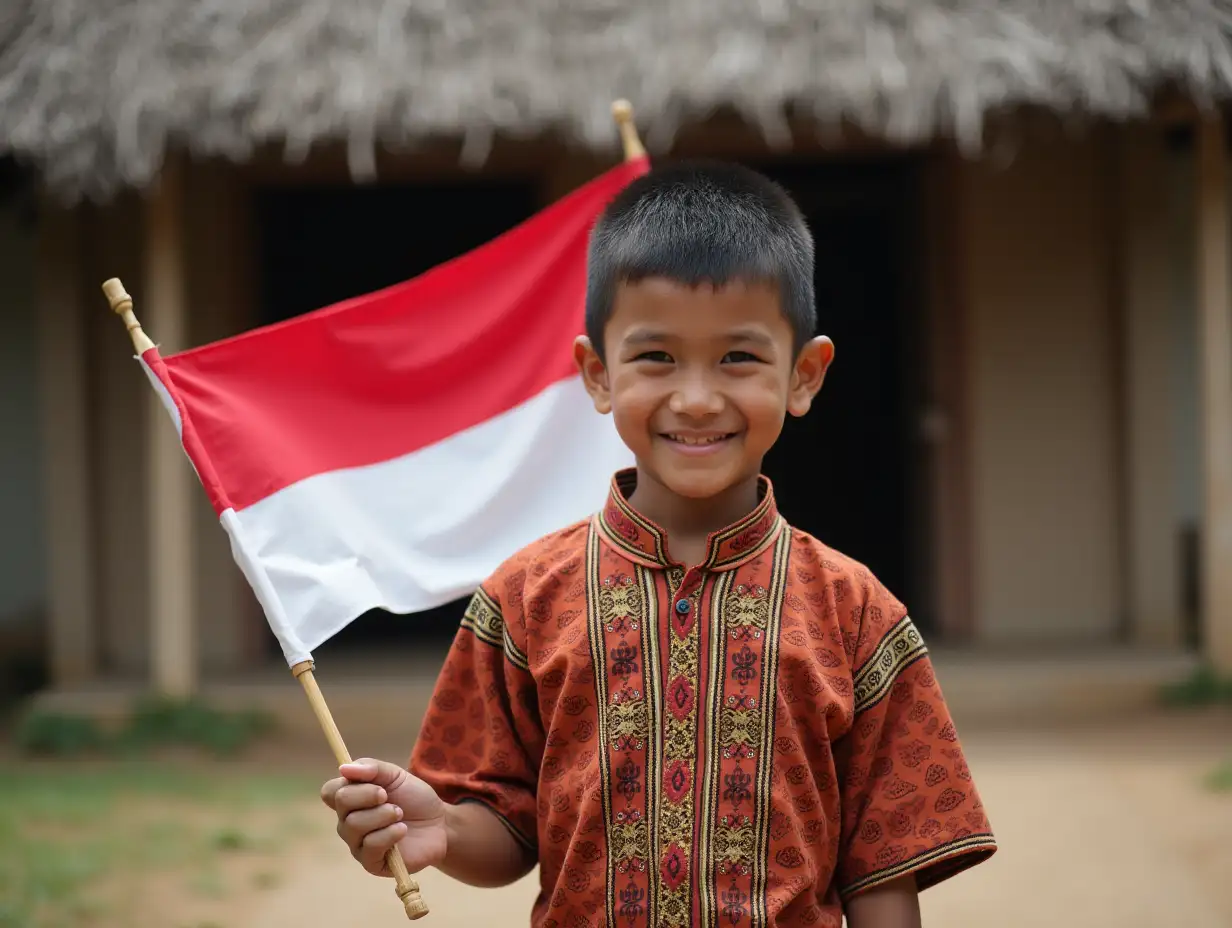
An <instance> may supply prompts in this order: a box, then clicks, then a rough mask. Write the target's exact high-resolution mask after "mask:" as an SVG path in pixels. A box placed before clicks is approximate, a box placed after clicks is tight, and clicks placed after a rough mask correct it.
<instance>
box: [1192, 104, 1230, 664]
mask: <svg viewBox="0 0 1232 928" xmlns="http://www.w3.org/2000/svg"><path fill="white" fill-rule="evenodd" d="M1197 152H1198V164H1197V169H1198V170H1197V173H1198V183H1197V195H1198V203H1197V219H1198V346H1199V352H1200V357H1201V373H1200V376H1201V397H1202V418H1201V422H1202V438H1203V441H1202V484H1203V491H1204V493H1203V497H1204V498H1203V516H1204V517H1203V520H1202V633H1203V641H1204V645H1205V648H1204V650H1205V656H1206V658H1207V660H1208V661H1209V662H1210V663H1211V665H1212V666H1213V667H1214V668H1215V669H1216V670H1217V671H1219V672H1221V673H1223V674H1232V275H1230V273H1229V261H1230V260H1232V242H1230V240H1229V227H1228V221H1229V217H1228V206H1229V204H1228V152H1227V146H1226V144H1225V141H1224V127H1223V122H1222V120H1221V119H1219V118H1218V117H1216V116H1207V117H1205V118H1204V119H1203V120H1202V121H1201V122H1200V123H1199V127H1198V143H1197Z"/></svg>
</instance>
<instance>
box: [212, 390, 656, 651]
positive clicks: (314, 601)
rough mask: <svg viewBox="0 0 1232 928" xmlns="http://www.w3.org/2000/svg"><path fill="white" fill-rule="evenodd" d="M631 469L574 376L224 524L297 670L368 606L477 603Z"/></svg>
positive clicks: (227, 515)
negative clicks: (474, 597)
mask: <svg viewBox="0 0 1232 928" xmlns="http://www.w3.org/2000/svg"><path fill="white" fill-rule="evenodd" d="M390 427H391V428H396V427H397V426H396V423H391V424H390ZM630 464H632V456H631V454H630V452H629V450H628V448H627V447H626V446H625V445H624V443H623V442H622V441H621V440H620V437H619V436H618V434H617V433H616V429H615V427H614V426H613V424H612V420H611V418H610V417H607V416H600V415H598V414H597V413H596V412H595V411H594V407H593V406H592V405H591V401H590V398H589V397H588V396H587V395H586V392H585V390H584V389H583V387H582V384H581V381H580V379H578V378H576V377H575V378H570V379H569V380H565V381H561V382H559V383H557V384H555V385H553V386H551V387H548V388H547V389H546V390H544V391H542V392H541V393H539V394H538V395H537V396H535V397H534V398H532V399H531V400H529V401H528V402H526V403H523V404H522V405H520V406H518V407H516V408H514V409H512V410H510V411H509V412H507V413H504V414H503V415H500V416H498V417H496V418H493V419H490V420H488V421H487V422H484V423H481V424H480V425H477V426H475V427H473V428H470V429H467V430H465V431H463V432H459V433H457V434H455V435H452V436H450V437H449V438H447V439H445V440H444V441H441V442H438V443H436V444H434V445H431V446H429V447H427V448H424V449H421V450H419V451H416V452H414V453H412V454H408V455H405V456H403V457H400V458H396V459H394V460H391V461H386V462H383V463H380V464H373V465H368V466H364V467H357V468H350V469H347V470H340V471H333V472H330V473H325V474H318V475H316V476H314V477H310V478H308V479H305V480H302V481H300V482H298V483H296V484H293V485H291V486H289V487H286V488H285V489H282V490H279V491H278V492H276V493H274V494H272V495H270V496H268V497H266V498H265V499H262V500H261V501H260V502H257V503H255V504H253V505H251V506H249V507H247V508H246V509H243V510H242V511H239V512H234V511H231V510H228V511H227V512H224V513H223V515H222V519H221V521H222V525H223V528H224V529H226V531H227V532H228V534H229V535H230V537H231V543H232V553H233V555H234V557H235V559H236V561H237V562H238V563H239V564H240V566H241V569H242V570H243V571H244V574H245V576H246V577H247V579H248V582H249V583H250V584H251V585H252V587H253V589H254V590H255V591H256V593H257V597H258V599H259V601H260V602H261V605H262V607H263V608H264V609H265V613H266V617H267V619H268V621H269V623H270V627H271V628H272V629H273V631H274V634H275V635H276V636H277V637H278V639H279V642H280V644H281V646H282V650H283V654H284V656H285V657H286V659H287V662H288V664H291V665H294V664H296V663H298V662H300V661H305V660H309V659H311V651H312V649H314V648H316V647H317V646H318V645H320V644H321V643H322V642H324V641H326V640H328V639H329V638H330V637H332V636H333V635H335V634H336V633H337V632H339V631H341V630H342V628H343V627H344V626H345V625H347V623H349V622H350V621H351V620H353V619H354V618H355V617H357V616H358V615H360V614H362V613H363V612H366V611H367V610H369V609H374V608H383V609H388V610H389V611H391V612H395V613H404V612H417V611H421V610H424V609H430V608H432V607H434V606H439V605H442V604H443V603H446V602H449V601H450V600H453V599H457V598H460V597H462V596H465V595H468V594H469V593H471V592H473V591H474V589H475V588H476V587H477V586H478V585H479V584H480V583H481V582H482V581H483V580H484V579H485V578H486V577H487V576H488V575H489V574H490V573H491V572H492V571H493V570H494V569H495V568H496V567H498V566H499V565H500V563H501V562H502V561H504V560H505V559H506V558H508V557H509V556H511V555H512V554H514V553H515V552H516V551H517V550H518V549H519V548H521V547H522V546H524V545H526V544H528V543H529V542H531V541H534V540H535V539H536V538H539V537H541V536H543V535H546V534H548V533H550V532H552V531H554V530H556V529H559V528H563V527H565V526H566V525H569V524H571V523H573V522H576V521H578V520H581V519H584V518H586V517H587V516H588V515H590V514H591V513H592V512H594V511H595V510H596V509H598V508H599V507H600V506H602V504H603V501H604V499H605V498H606V495H607V492H608V487H609V483H610V481H611V477H612V473H613V472H614V471H616V470H618V469H620V468H623V467H627V466H629V465H630ZM400 621H414V619H413V618H409V619H405V620H400Z"/></svg>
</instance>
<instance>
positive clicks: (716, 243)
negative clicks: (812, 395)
mask: <svg viewBox="0 0 1232 928" xmlns="http://www.w3.org/2000/svg"><path fill="white" fill-rule="evenodd" d="M587 275H588V276H587V286H586V334H587V336H588V337H589V338H590V341H591V344H593V345H594V348H595V351H596V352H597V353H598V354H599V356H600V357H603V348H604V346H603V329H604V327H605V326H606V325H607V322H608V320H609V319H610V318H611V316H612V304H613V302H614V301H615V298H616V290H617V287H619V286H620V284H622V283H626V282H633V281H637V280H642V279H645V278H648V277H664V278H667V279H669V280H674V281H676V282H678V283H681V284H685V285H687V286H697V285H698V284H702V283H709V284H711V285H713V286H716V287H721V286H724V285H725V284H727V283H729V282H731V281H736V280H741V281H748V282H752V281H760V282H765V283H770V284H775V285H777V286H778V289H779V294H780V298H781V300H782V307H783V314H784V315H785V316H786V317H787V320H788V322H790V323H791V327H792V332H793V334H794V341H795V346H794V350H796V351H799V350H800V348H802V347H803V346H804V344H805V342H807V341H808V340H809V339H810V338H812V337H813V333H814V329H815V328H816V325H817V310H816V307H815V306H814V295H813V236H812V233H810V232H809V228H808V225H807V223H806V222H805V221H804V216H803V215H802V214H801V212H800V209H799V207H798V206H797V205H796V203H795V201H794V200H792V198H791V196H790V195H789V194H788V193H787V191H785V190H784V189H783V188H782V187H780V186H779V185H778V184H776V183H774V182H773V181H771V180H770V179H769V178H767V177H765V176H764V175H762V174H759V173H757V172H756V171H753V170H751V169H749V168H746V167H742V166H740V165H737V164H728V163H723V162H713V161H683V162H676V163H673V164H667V165H664V166H660V167H656V168H654V169H652V170H651V171H649V172H647V173H646V174H643V175H642V176H641V177H638V178H637V179H636V180H634V181H633V182H632V183H630V184H629V185H627V186H626V187H625V188H624V189H623V190H621V191H620V193H619V194H617V195H616V196H615V197H614V198H613V199H612V202H611V203H609V204H608V206H607V208H606V209H605V210H604V211H603V213H602V215H601V216H600V217H599V220H598V221H597V222H596V223H595V227H594V229H593V230H592V232H591V236H590V254H589V259H588V264H587Z"/></svg>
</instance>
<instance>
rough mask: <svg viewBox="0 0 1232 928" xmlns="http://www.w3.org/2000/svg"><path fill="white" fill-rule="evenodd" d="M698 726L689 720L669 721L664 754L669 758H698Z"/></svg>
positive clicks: (664, 740)
mask: <svg viewBox="0 0 1232 928" xmlns="http://www.w3.org/2000/svg"><path fill="white" fill-rule="evenodd" d="M696 736H697V725H696V724H690V723H689V720H688V719H668V720H667V735H666V737H665V738H664V739H663V753H664V754H666V755H667V757H669V758H671V757H677V758H681V759H684V760H694V759H696V757H697V740H696Z"/></svg>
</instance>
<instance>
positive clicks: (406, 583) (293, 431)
mask: <svg viewBox="0 0 1232 928" xmlns="http://www.w3.org/2000/svg"><path fill="white" fill-rule="evenodd" d="M647 167H648V164H647V161H646V158H644V157H643V158H640V159H638V160H635V161H630V162H626V163H624V164H622V165H621V166H619V167H616V168H614V169H612V170H611V171H608V172H607V173H606V174H603V175H601V176H599V177H597V178H596V179H594V180H592V181H591V182H590V183H588V184H586V185H585V186H583V187H581V188H579V189H578V190H576V191H574V192H573V193H572V194H570V195H569V196H567V197H565V198H564V199H562V200H560V201H559V202H557V203H555V204H553V205H552V206H550V207H548V208H547V209H545V210H543V211H541V212H539V213H537V214H536V215H534V216H532V217H531V218H530V219H528V220H527V221H526V222H524V223H522V224H521V225H519V226H517V227H516V228H514V229H512V230H510V231H509V232H507V233H505V234H504V235H502V236H500V237H499V238H496V239H494V240H492V241H491V242H488V243H487V244H485V245H483V246H481V247H479V248H477V249H475V250H474V251H471V252H468V253H466V254H464V255H462V256H461V257H459V258H456V259H454V260H452V261H450V262H447V263H445V264H443V265H440V266H439V267H436V268H433V269H432V270H430V271H428V272H427V273H425V274H422V275H420V276H418V277H416V278H413V279H411V280H409V281H406V282H405V283H401V284H397V285H395V286H392V287H389V288H387V289H385V290H381V291H378V292H376V293H373V294H370V295H367V296H362V297H358V298H356V299H352V300H348V301H346V302H343V303H339V304H337V305H334V306H330V307H326V308H324V309H320V310H317V311H315V312H312V313H308V314H306V315H303V316H298V317H296V318H294V319H291V320H288V321H286V322H282V323H278V324H275V325H272V326H267V327H265V328H261V329H256V330H253V331H250V332H245V333H243V334H241V335H238V336H236V337H234V338H229V339H225V340H223V341H219V342H215V343H213V344H209V345H204V346H202V347H199V348H194V349H191V350H189V351H184V352H182V353H179V354H175V355H171V356H168V357H165V358H164V357H161V356H160V355H159V353H158V349H157V348H150V349H148V350H147V351H145V352H144V354H142V355H141V357H140V359H139V360H140V361H141V364H142V367H143V368H144V369H145V371H146V373H147V375H148V376H149V378H150V382H151V383H152V384H153V386H154V388H155V390H156V391H158V393H159V395H160V396H161V397H162V400H163V403H164V405H165V406H166V408H167V410H168V412H169V413H170V414H171V416H172V418H173V420H174V422H175V426H176V429H177V430H178V432H179V434H180V440H181V442H182V444H183V446H184V450H185V452H186V453H187V454H188V457H189V459H190V460H191V461H192V464H193V466H194V467H195V468H196V471H197V476H198V478H199V479H200V480H201V483H202V485H203V486H204V487H205V490H206V492H207V493H208V495H209V498H210V501H211V502H212V503H213V506H214V511H215V512H216V513H217V514H218V517H219V519H220V521H221V522H222V526H223V528H224V529H225V530H226V532H227V534H228V535H229V536H230V539H231V550H232V553H233V554H234V556H235V560H236V561H237V563H238V564H239V566H240V568H241V569H242V570H243V572H244V575H245V576H246V577H247V579H248V582H249V583H250V584H251V585H252V587H253V590H254V591H255V592H256V595H257V598H258V600H259V601H260V603H261V605H262V607H263V608H264V610H265V614H266V617H267V618H268V620H269V623H270V627H271V629H272V630H273V632H274V634H275V635H276V636H277V637H278V640H279V642H280V644H281V645H282V650H283V654H284V655H285V657H286V660H287V663H288V664H292V665H294V664H296V663H299V662H301V661H305V660H309V659H310V658H311V652H312V650H313V649H314V648H316V647H317V646H319V645H320V644H321V643H322V642H324V641H326V640H327V639H329V638H330V637H331V636H333V635H334V634H336V633H337V632H338V631H340V630H341V629H342V628H343V627H345V626H346V625H347V624H348V623H349V622H351V621H352V620H353V619H355V618H356V617H357V616H359V615H361V614H362V613H364V612H366V611H367V610H369V609H374V608H383V609H387V610H389V611H391V612H395V613H408V612H416V611H419V610H423V609H429V608H432V607H433V606H438V605H441V604H442V603H446V602H448V601H450V600H452V599H456V598H458V597H461V596H465V595H467V594H469V593H470V592H472V591H473V590H474V589H475V588H476V587H477V586H478V585H479V583H480V582H481V581H482V580H483V579H484V578H485V577H486V576H487V575H488V574H489V573H490V572H491V571H492V570H493V569H494V568H495V567H497V566H498V565H499V564H500V562H501V561H502V560H504V559H505V558H506V557H508V556H509V555H511V554H513V553H514V552H515V551H516V550H517V549H518V548H520V547H521V546H523V545H524V544H526V543H528V542H530V541H533V540H534V539H535V538H537V537H539V536H541V535H544V534H546V533H548V532H551V531H553V530H554V529H557V528H560V527H562V526H564V525H566V524H568V523H570V522H572V521H575V520H577V519H581V518H585V516H586V515H588V514H589V513H591V512H593V511H594V510H595V509H597V508H598V507H599V506H601V505H602V502H603V499H604V497H605V495H606V493H607V490H608V483H609V481H610V479H611V475H612V472H613V471H614V470H616V469H618V468H621V467H625V466H627V465H628V464H629V463H630V456H629V452H628V450H627V449H626V448H625V446H624V445H623V444H622V442H621V441H620V438H619V437H618V436H617V434H616V431H615V428H614V427H613V425H612V421H611V419H610V418H609V417H606V416H601V415H599V414H598V413H596V412H595V411H594V408H593V407H592V406H591V403H590V399H589V397H588V396H587V395H586V392H585V390H584V389H583V387H582V384H581V380H580V378H579V376H578V375H577V372H576V369H575V367H574V363H573V357H572V344H573V341H574V339H575V338H576V337H577V336H578V335H579V334H581V333H582V331H583V329H584V325H583V320H584V309H585V293H586V252H587V240H588V236H589V233H590V229H591V227H592V225H593V224H594V222H595V220H596V219H597V218H598V215H599V213H600V212H601V211H602V209H603V208H604V207H605V206H606V205H607V203H608V202H609V201H610V200H611V198H612V197H613V196H615V194H616V193H617V192H619V190H620V189H621V188H623V187H624V186H625V185H626V184H628V183H629V182H630V181H632V180H633V179H634V178H635V177H637V176H638V175H639V174H642V173H644V172H645V171H646V170H647Z"/></svg>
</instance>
